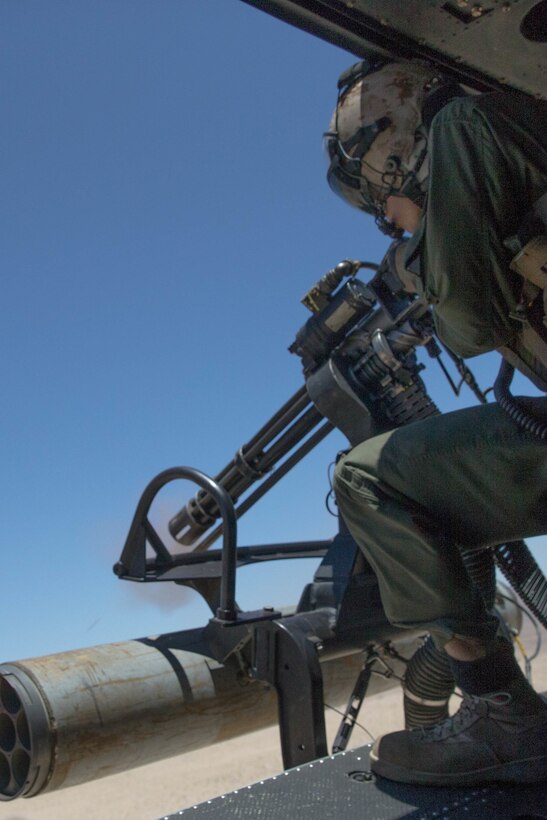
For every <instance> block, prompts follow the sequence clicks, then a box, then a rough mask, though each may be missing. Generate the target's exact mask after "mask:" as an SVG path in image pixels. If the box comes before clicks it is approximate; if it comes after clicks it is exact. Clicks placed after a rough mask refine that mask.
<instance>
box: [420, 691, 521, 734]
mask: <svg viewBox="0 0 547 820" xmlns="http://www.w3.org/2000/svg"><path fill="white" fill-rule="evenodd" d="M510 701H511V695H510V694H509V692H493V693H492V694H488V695H482V696H481V697H478V696H477V695H468V694H466V693H465V692H464V693H463V702H462V705H461V706H460V708H459V709H458V711H457V712H456V713H455V714H454V715H451V716H450V717H448V718H446V719H445V720H443V721H442V723H438V724H437V725H436V726H431V727H430V728H427V729H422V733H423V734H422V738H423V740H444V739H445V738H447V737H453V736H454V735H458V734H460V732H462V731H464V730H465V729H467V727H468V726H471V724H473V723H474V722H475V721H476V720H477V718H478V717H480V716H481V715H483V714H485V710H484V708H481V706H480V705H481V704H485V705H486V706H488V705H490V706H506V705H507V704H508V703H509V702H510Z"/></svg>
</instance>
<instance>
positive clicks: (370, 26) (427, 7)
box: [244, 0, 547, 99]
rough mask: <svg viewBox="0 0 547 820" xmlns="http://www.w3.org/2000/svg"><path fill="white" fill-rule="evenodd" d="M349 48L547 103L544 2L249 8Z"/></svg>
mask: <svg viewBox="0 0 547 820" xmlns="http://www.w3.org/2000/svg"><path fill="white" fill-rule="evenodd" d="M244 2H246V3H249V4H250V5H253V6H256V7H257V8H259V9H261V10H262V11H266V12H268V13H270V14H273V15H274V16H276V17H279V18H281V19H282V20H285V21H286V22H288V23H292V24H293V25H295V26H298V27H299V28H302V29H304V30H305V31H308V32H310V33H311V34H314V35H316V36H318V37H322V38H323V39H325V40H328V41H329V42H332V43H335V44H336V45H338V46H340V47H342V48H346V49H347V50H348V51H350V52H353V53H354V54H355V55H357V56H365V54H366V52H367V49H368V50H370V48H371V47H372V48H374V49H378V50H380V51H381V52H382V53H384V54H389V55H392V56H400V57H404V58H418V59H420V58H422V59H426V60H428V61H429V62H431V63H433V64H436V65H437V66H438V67H439V68H441V69H444V70H447V71H448V72H449V73H451V74H452V75H454V76H455V77H456V78H457V79H458V80H459V81H461V82H464V83H470V84H471V85H475V86H476V87H478V88H483V89H487V88H500V87H505V88H513V89H517V90H519V91H524V92H526V93H528V94H531V95H533V96H537V97H540V98H543V99H547V88H546V84H545V70H546V56H545V42H546V39H547V35H546V23H545V20H546V16H547V4H546V3H545V0H539V1H538V0H487V2H481V3H479V2H473V0H405V2H401V0H244Z"/></svg>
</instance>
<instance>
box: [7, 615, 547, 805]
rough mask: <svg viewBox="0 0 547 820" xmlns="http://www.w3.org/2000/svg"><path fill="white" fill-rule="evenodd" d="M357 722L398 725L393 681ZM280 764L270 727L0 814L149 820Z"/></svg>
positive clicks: (357, 733)
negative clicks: (392, 686) (389, 687)
mask: <svg viewBox="0 0 547 820" xmlns="http://www.w3.org/2000/svg"><path fill="white" fill-rule="evenodd" d="M540 634H541V638H542V639H543V644H542V648H541V651H540V654H539V656H538V657H537V658H536V659H535V660H534V661H533V663H532V681H533V684H534V686H535V688H536V689H537V690H538V691H540V692H545V691H547V640H546V637H547V636H546V632H545V630H543V629H541V630H540ZM522 642H523V645H524V646H525V648H526V651H527V653H528V654H532V653H533V651H534V648H535V642H536V637H535V634H534V632H533V631H532V629H531V628H530V627H529V625H528V624H527V625H526V626H524V628H523V633H522ZM339 722H340V717H339V715H337V714H335V713H334V712H332V711H330V712H329V713H328V714H327V730H328V733H329V742H330V741H331V740H332V738H333V737H334V735H335V733H336V730H337V729H338V726H339ZM359 722H360V723H361V724H362V725H363V726H364V727H365V728H366V729H367V730H368V732H370V735H371V736H373V737H375V736H376V735H378V734H382V733H384V732H386V731H391V730H394V729H400V728H403V708H402V692H401V689H400V686H398V685H397V686H396V687H394V688H391V689H389V690H387V691H384V692H380V693H378V694H375V695H373V696H371V697H370V698H367V699H365V702H364V704H363V708H362V710H361V714H360V717H359ZM368 742H370V736H369V735H367V734H366V733H365V731H363V729H361V728H359V727H356V728H355V730H354V732H353V736H352V739H351V743H350V747H351V748H355V747H357V746H361V745H363V744H365V743H368ZM281 770H282V764H281V755H280V751H279V738H278V731H277V728H275V727H272V728H268V729H263V730H261V731H258V732H253V733H252V734H248V735H245V736H243V737H241V738H235V739H233V740H229V741H225V742H223V743H218V744H216V745H214V746H211V747H210V748H208V749H201V750H199V751H196V752H192V753H189V754H187V755H180V756H178V757H173V758H170V759H169V760H165V761H162V762H159V763H153V764H150V765H148V766H141V767H140V768H138V769H133V770H132V771H129V772H124V773H122V774H118V775H115V776H111V777H106V778H103V779H102V780H95V781H93V782H92V783H86V784H84V785H81V786H75V787H73V788H68V789H64V790H59V791H57V792H53V793H51V794H45V795H43V796H38V797H34V798H30V799H21V800H18V801H12V802H7V803H1V804H0V820H84V818H86V820H87V819H88V818H92V819H93V820H156V818H161V817H164V816H165V815H167V814H171V813H173V812H176V811H179V810H180V809H183V808H187V807H189V806H192V805H194V804H195V803H198V802H201V801H203V800H206V799H208V798H211V797H216V796H218V795H220V794H223V793H226V792H229V791H232V790H233V789H237V788H238V787H240V786H242V785H245V784H248V783H253V782H256V781H257V780H261V779H263V778H266V777H269V776H272V775H275V774H277V773H278V772H279V771H281Z"/></svg>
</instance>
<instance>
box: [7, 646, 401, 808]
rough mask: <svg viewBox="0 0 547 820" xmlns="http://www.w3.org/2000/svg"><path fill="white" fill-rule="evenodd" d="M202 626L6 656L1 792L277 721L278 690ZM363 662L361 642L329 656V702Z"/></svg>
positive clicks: (54, 783)
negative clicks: (222, 649) (219, 656)
mask: <svg viewBox="0 0 547 820" xmlns="http://www.w3.org/2000/svg"><path fill="white" fill-rule="evenodd" d="M202 635H203V630H189V631H184V632H178V633H172V634H171V635H167V636H160V637H158V638H155V639H141V640H132V641H126V642H123V643H114V644H107V645H103V646H95V647H91V648H86V649H79V650H76V651H71V652H63V653H61V654H56V655H50V656H46V657H41V658H33V659H30V660H24V661H17V662H14V663H5V664H2V665H0V799H2V800H11V799H14V798H16V797H20V796H24V797H32V796H35V795H38V794H41V793H44V792H51V791H54V790H55V789H59V788H64V787H67V786H74V785H77V784H79V783H83V782H86V781H89V780H93V779H96V778H99V777H103V776H106V775H111V774H116V773H118V772H121V771H125V770H127V769H130V768H133V767H135V766H141V765H144V764H146V763H151V762H153V761H157V760H162V759H164V758H167V757H170V756H173V755H178V754H181V753H182V752H190V751H194V750H196V749H199V748H202V747H205V746H209V745H211V744H213V743H216V742H218V741H221V740H226V739H228V738H231V737H235V736H237V735H242V734H245V733H247V732H250V731H254V730H256V729H260V728H263V727H265V726H268V725H272V724H274V723H275V722H276V721H277V699H276V696H275V690H273V689H272V688H270V687H268V686H266V685H265V684H264V683H262V682H257V681H253V680H251V679H250V678H247V677H246V676H245V675H244V674H243V673H242V671H241V667H240V665H239V664H238V663H237V661H236V659H235V658H234V657H232V658H231V659H230V658H229V659H228V660H227V661H226V662H225V663H224V664H220V663H218V662H217V661H215V660H213V658H211V657H210V656H209V655H207V654H204V651H206V650H204V648H203V647H204V643H203V638H202ZM403 651H404V650H403ZM230 661H232V662H230ZM361 665H362V654H360V653H357V654H356V653H355V650H351V651H350V650H347V653H346V654H345V655H344V656H336V657H333V656H330V658H325V659H322V672H323V679H324V691H325V699H326V702H328V703H331V704H338V705H339V704H340V703H342V702H345V701H346V699H347V696H348V693H349V692H350V691H351V687H352V685H353V683H354V680H355V678H356V677H357V674H358V671H359V669H360V667H361ZM382 680H383V679H382ZM380 685H382V684H380ZM390 685H393V684H390Z"/></svg>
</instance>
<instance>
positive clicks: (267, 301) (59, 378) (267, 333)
mask: <svg viewBox="0 0 547 820" xmlns="http://www.w3.org/2000/svg"><path fill="white" fill-rule="evenodd" d="M0 22H1V25H2V29H3V32H4V37H3V41H4V42H3V48H2V53H1V54H0V73H1V74H2V77H3V78H4V79H3V89H2V110H3V114H4V128H3V129H2V133H1V135H0V140H1V145H0V151H1V156H2V165H1V187H2V195H1V199H0V208H1V214H0V225H1V226H2V234H1V235H2V238H1V253H2V269H3V291H4V296H3V316H2V323H1V329H0V332H1V334H2V349H3V354H4V355H3V361H2V370H3V372H2V383H3V400H2V406H1V417H2V420H1V421H2V423H1V425H0V437H1V443H0V444H1V450H2V485H1V493H0V504H1V516H2V517H1V521H2V527H1V533H2V551H3V558H4V560H3V562H2V582H1V587H0V618H1V619H2V623H3V629H2V631H1V633H0V660H13V659H15V658H19V657H28V656H32V655H39V654H47V653H50V652H54V651H62V650H65V649H70V648H75V647H77V646H84V645H91V644H96V643H103V642H109V641H116V640H124V639H127V638H131V637H137V636H141V635H145V634H155V633H158V632H162V631H171V630H175V629H183V628H186V627H190V626H197V625H199V624H200V623H204V622H205V621H206V619H207V617H208V615H209V613H208V610H207V608H206V606H205V605H204V604H203V603H202V602H201V601H200V599H199V598H198V597H197V596H195V595H194V594H193V593H190V592H188V591H185V590H184V589H181V588H178V587H174V586H173V585H156V586H155V587H154V588H151V587H147V588H146V589H145V588H143V587H142V586H141V585H136V584H127V583H122V582H120V581H118V580H117V579H116V578H115V577H114V575H113V574H112V571H111V566H112V564H113V563H114V561H116V560H117V558H118V556H119V553H120V550H121V548H122V546H123V542H124V539H125V535H126V532H127V529H128V527H129V524H130V521H131V517H132V515H133V511H134V507H135V505H136V503H137V501H138V498H139V496H140V493H141V491H142V489H143V488H144V486H145V485H146V484H147V482H148V481H149V480H150V479H151V478H152V476H154V475H155V474H156V473H157V472H159V471H160V470H163V469H165V468H166V467H170V466H174V465H177V464H188V465H192V466H195V467H199V468H200V469H202V470H204V471H206V472H209V473H210V474H214V473H216V472H218V471H219V470H220V468H221V467H223V466H224V464H225V463H226V462H227V461H228V460H229V459H230V458H231V457H232V455H233V453H234V452H235V451H236V449H237V448H238V447H239V446H240V445H241V444H243V443H244V442H245V441H247V440H248V439H249V438H250V437H251V436H252V435H253V434H254V432H255V431H256V430H257V429H258V428H259V427H260V426H261V425H262V424H263V423H264V422H265V421H266V420H267V419H268V418H269V417H270V416H271V415H272V414H273V413H274V411H275V410H276V409H277V408H278V407H279V406H280V405H281V404H282V403H283V402H284V401H285V400H286V399H287V398H288V397H289V396H290V395H291V394H292V393H293V392H294V391H295V390H296V389H297V388H298V387H299V386H300V385H301V383H302V379H301V375H300V365H299V361H298V360H297V359H296V358H295V357H293V356H291V355H290V354H289V353H288V352H287V347H288V345H289V344H290V343H291V342H292V340H293V338H294V335H295V333H296V331H297V330H298V328H299V327H300V325H301V324H302V323H303V322H304V321H305V319H306V318H307V317H306V312H305V310H304V308H303V307H302V306H301V305H300V303H299V300H300V298H301V296H302V295H303V293H304V292H305V291H306V289H307V288H308V287H309V286H310V285H311V284H312V283H313V282H315V281H316V280H317V279H318V278H319V276H321V275H322V274H323V273H324V272H325V271H326V270H327V269H329V268H330V267H332V266H333V265H335V264H336V263H337V262H338V261H339V260H341V259H343V258H346V257H350V258H361V259H368V260H372V261H378V260H379V259H380V257H381V256H382V253H383V250H384V249H385V247H386V240H385V238H384V237H382V236H381V235H380V234H379V233H378V232H377V230H376V229H375V227H374V225H373V223H372V220H371V219H369V218H367V217H364V216H362V215H360V214H359V213H358V212H354V211H352V210H351V209H349V208H348V207H346V206H344V204H343V203H342V202H340V201H339V200H338V199H337V198H336V197H334V196H333V195H332V194H331V192H330V190H329V189H328V186H327V185H326V182H325V160H324V156H323V151H322V141H321V135H322V132H323V131H324V130H325V128H326V126H327V124H328V121H329V118H330V114H331V109H332V107H333V105H334V102H335V98H336V78H337V77H338V75H339V73H340V72H341V71H342V70H344V69H345V68H347V66H348V65H350V64H351V63H352V62H354V61H355V58H354V57H353V56H352V55H350V54H348V53H346V52H344V51H342V50H340V49H337V48H335V47H333V46H331V45H328V44H326V43H323V42H321V41H319V40H317V39H314V38H312V37H311V36H309V35H306V34H304V33H302V32H299V31H297V30H296V29H292V28H290V27H289V26H287V25H285V24H283V23H281V22H279V21H277V20H274V19H273V18H270V17H268V16H267V15H265V14H262V13H259V12H258V11H256V10H255V9H252V8H250V7H248V6H246V5H245V4H244V3H241V2H239V0H202V2H200V3H188V2H185V1H184V0H162V2H161V3H158V2H152V0H95V1H94V2H93V3H89V2H84V1H83V0H65V1H64V2H61V0H50V2H48V3H43V2H39V1H38V0H4V2H3V3H2V6H1V8H0ZM496 369H497V360H496V359H495V357H486V358H484V359H482V360H480V361H478V362H477V366H476V371H477V374H478V376H479V378H480V380H481V381H482V383H483V384H484V385H485V386H486V385H488V384H490V383H491V381H492V378H493V376H494V375H495V372H496ZM425 378H426V382H427V384H428V388H429V389H430V392H431V394H432V395H433V396H434V397H435V399H436V400H437V401H438V403H439V404H440V405H441V406H442V407H443V408H444V409H452V408H455V407H457V406H460V407H461V406H465V405H466V404H470V403H473V397H472V396H471V394H468V395H466V396H465V397H464V398H463V399H462V400H461V401H459V402H457V403H456V402H455V401H454V400H453V399H452V398H451V397H450V395H449V393H448V388H447V387H445V383H444V382H443V381H441V380H440V379H439V376H438V373H437V370H436V368H433V367H432V366H430V367H429V368H428V370H427V371H426V374H425ZM343 445H344V439H343V438H342V437H341V436H340V435H337V434H333V435H332V436H331V437H329V438H328V439H327V440H326V441H325V442H324V443H323V444H322V445H321V447H320V448H318V449H317V450H316V451H315V452H314V453H313V454H312V455H311V456H309V457H308V459H307V460H306V461H305V462H304V463H303V464H302V465H300V466H299V467H298V468H297V469H296V470H295V471H294V472H293V474H291V476H289V477H288V478H287V479H286V480H285V481H283V482H282V483H281V484H280V485H279V486H278V488H276V490H275V491H273V492H271V493H270V494H269V495H268V496H267V498H266V499H264V500H263V501H262V502H261V503H260V504H259V505H258V506H257V507H256V508H255V510H253V511H252V512H251V513H249V514H248V516H247V517H245V518H244V519H243V520H242V521H241V523H240V543H241V544H249V543H260V542H272V541H277V540H299V539H310V538H314V537H317V538H326V537H329V536H330V535H331V534H333V533H334V531H335V529H336V522H335V520H334V519H333V518H331V517H330V516H329V515H328V513H327V512H326V510H325V505H324V497H325V495H326V492H327V490H328V481H327V468H328V465H329V463H330V462H331V461H332V459H333V456H334V454H335V453H336V451H337V450H338V449H340V447H341V446H343ZM191 492H192V488H191V487H190V485H184V484H180V486H177V488H176V491H174V492H173V493H170V494H168V495H167V496H166V497H162V499H160V502H159V512H158V515H159V517H160V518H161V517H162V516H163V518H164V519H167V518H169V516H170V514H172V512H174V511H175V510H176V509H177V508H178V506H180V504H181V503H183V502H184V501H185V500H186V499H187V498H188V496H189V495H190V493H191ZM544 546H545V539H543V547H544ZM544 554H545V550H544V549H543V555H544ZM544 563H545V562H544ZM312 570H313V567H312V566H310V564H309V562H303V563H300V564H298V566H297V565H296V564H295V563H294V562H293V563H291V564H289V565H288V566H287V565H279V564H275V565H271V566H269V567H261V568H258V569H255V568H253V569H247V570H245V571H244V572H243V573H241V574H240V578H239V579H238V589H239V594H238V598H239V601H240V604H241V605H243V606H245V607H250V608H254V607H257V606H262V605H265V604H275V605H286V604H290V603H294V602H296V600H297V598H298V595H299V592H300V589H301V587H302V586H303V584H304V583H305V581H306V580H307V578H308V577H309V575H310V574H311V572H312ZM168 587H169V588H168Z"/></svg>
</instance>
